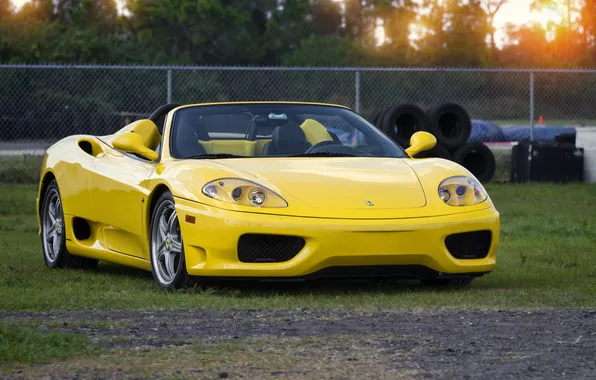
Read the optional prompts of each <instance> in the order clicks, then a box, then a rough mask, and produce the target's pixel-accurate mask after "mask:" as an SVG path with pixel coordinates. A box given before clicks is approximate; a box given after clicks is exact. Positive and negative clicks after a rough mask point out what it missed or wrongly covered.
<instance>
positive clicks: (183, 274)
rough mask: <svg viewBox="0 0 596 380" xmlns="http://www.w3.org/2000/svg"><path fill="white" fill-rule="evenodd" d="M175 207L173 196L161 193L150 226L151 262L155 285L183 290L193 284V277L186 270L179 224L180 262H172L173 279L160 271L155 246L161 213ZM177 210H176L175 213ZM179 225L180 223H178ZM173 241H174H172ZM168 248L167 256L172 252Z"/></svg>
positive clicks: (152, 213)
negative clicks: (155, 235)
mask: <svg viewBox="0 0 596 380" xmlns="http://www.w3.org/2000/svg"><path fill="white" fill-rule="evenodd" d="M173 206H174V198H173V197H172V194H171V193H170V192H169V191H164V192H163V193H161V195H160V196H159V197H158V198H157V201H156V202H155V206H154V207H153V210H152V211H151V224H150V231H149V238H150V247H149V249H150V261H151V272H152V273H153V280H154V281H155V283H156V284H157V285H158V286H159V287H161V288H165V289H181V288H186V287H187V286H189V285H190V284H191V277H190V276H189V275H188V272H187V270H186V258H185V254H184V243H183V240H182V233H181V231H180V229H179V224H178V239H179V242H180V246H181V247H180V255H179V257H178V261H177V262H176V260H175V259H174V260H172V262H173V264H172V267H174V266H175V267H176V268H175V270H176V273H175V274H174V275H173V276H171V278H166V276H164V275H163V270H162V271H160V264H158V263H157V261H158V258H157V257H156V256H157V254H158V252H156V245H157V244H154V232H156V231H155V229H156V228H157V229H159V225H158V223H159V221H158V219H157V218H158V217H161V215H162V214H161V213H162V212H163V211H164V208H165V207H173ZM175 212H176V211H175V208H174V213H175ZM176 219H177V214H176ZM177 223H178V222H177ZM172 241H173V240H172ZM167 246H168V248H167V250H168V252H166V253H165V254H166V255H167V254H169V250H170V246H169V245H167ZM172 250H173V245H172ZM164 260H165V255H164Z"/></svg>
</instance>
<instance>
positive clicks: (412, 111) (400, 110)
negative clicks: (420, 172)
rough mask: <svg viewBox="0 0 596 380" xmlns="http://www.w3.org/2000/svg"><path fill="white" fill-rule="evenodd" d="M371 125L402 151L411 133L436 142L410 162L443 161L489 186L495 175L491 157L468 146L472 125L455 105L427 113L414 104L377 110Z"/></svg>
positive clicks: (478, 147) (483, 148)
mask: <svg viewBox="0 0 596 380" xmlns="http://www.w3.org/2000/svg"><path fill="white" fill-rule="evenodd" d="M371 122H372V123H373V124H374V125H375V126H376V127H377V128H378V129H380V130H381V131H383V132H384V133H385V134H386V135H388V136H389V137H391V138H392V139H393V140H394V141H395V142H397V143H398V144H399V145H401V146H402V147H408V146H409V145H410V137H412V135H413V134H414V133H415V132H418V131H426V132H430V133H432V134H433V135H434V136H435V137H436V139H437V145H436V146H435V147H434V148H433V149H431V150H428V151H425V152H420V153H418V154H417V155H415V156H414V158H431V157H437V158H444V159H447V160H452V161H455V162H457V163H458V164H460V165H462V166H464V167H465V168H466V169H468V170H469V171H470V172H471V173H472V174H474V176H475V177H476V178H478V180H479V181H481V182H489V181H490V180H491V179H492V177H493V175H494V173H495V167H496V164H495V157H494V155H493V153H492V151H491V150H490V149H489V148H488V147H487V146H486V145H484V144H482V143H474V142H471V143H470V142H468V139H469V138H470V134H471V131H472V121H471V118H470V115H469V114H468V112H467V111H466V110H465V109H464V108H463V107H461V106H460V105H458V104H455V103H444V104H440V105H437V106H433V107H431V108H430V109H429V110H428V111H426V112H425V111H423V110H422V108H420V107H418V106H417V105H414V104H400V105H397V106H394V107H389V108H387V109H383V110H378V111H377V112H376V113H375V114H374V115H373V117H372V120H371Z"/></svg>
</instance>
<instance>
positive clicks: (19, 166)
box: [0, 155, 43, 184]
mask: <svg viewBox="0 0 596 380" xmlns="http://www.w3.org/2000/svg"><path fill="white" fill-rule="evenodd" d="M42 160H43V156H27V155H24V156H19V157H0V183H5V184H6V183H11V184H18V183H21V184H22V183H37V182H39V175H40V171H41V163H42Z"/></svg>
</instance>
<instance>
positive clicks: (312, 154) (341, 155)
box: [288, 152, 360, 157]
mask: <svg viewBox="0 0 596 380" xmlns="http://www.w3.org/2000/svg"><path fill="white" fill-rule="evenodd" d="M288 157H360V156H358V155H355V154H348V153H331V152H317V153H302V154H295V155H293V156H288Z"/></svg>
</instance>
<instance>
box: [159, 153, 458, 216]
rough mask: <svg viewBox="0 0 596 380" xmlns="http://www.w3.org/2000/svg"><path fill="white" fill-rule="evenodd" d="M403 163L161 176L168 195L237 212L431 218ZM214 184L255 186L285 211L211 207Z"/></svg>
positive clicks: (300, 164)
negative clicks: (208, 188) (229, 181)
mask: <svg viewBox="0 0 596 380" xmlns="http://www.w3.org/2000/svg"><path fill="white" fill-rule="evenodd" d="M409 161H411V160H408V159H398V158H354V157H345V158H344V157H337V158H336V157H334V158H318V157H295V158H279V157H278V158H250V159H220V160H186V161H177V162H174V163H171V164H170V165H169V166H168V168H167V170H165V172H164V173H163V175H165V176H167V177H169V178H170V182H171V183H172V187H173V188H174V193H175V194H174V195H178V196H180V197H183V198H185V199H190V200H193V201H197V202H200V203H206V204H210V205H213V206H217V207H220V208H227V209H233V210H238V211H246V212H259V213H271V214H282V215H295V216H311V217H325V218H365V219H367V218H396V217H403V216H426V215H434V214H436V213H437V211H438V210H434V211H433V212H434V214H433V212H430V213H429V212H425V211H423V210H424V209H426V208H427V206H428V205H429V200H430V199H427V194H425V188H426V186H425V185H424V182H425V181H424V179H422V180H421V178H420V175H419V173H418V172H417V170H416V169H415V168H413V166H412V165H411V163H410V162H409ZM441 161H445V160H441ZM448 166H449V165H448ZM421 172H422V173H423V174H426V175H428V173H430V171H429V170H421ZM439 172H440V165H439ZM454 174H459V175H461V174H462V173H461V171H459V172H457V173H454ZM445 175H446V174H439V176H438V177H437V176H434V177H437V178H439V177H441V176H443V178H445V177H444V176H445ZM431 177H433V175H431ZM220 178H243V179H246V180H249V181H253V182H256V183H258V184H260V185H262V186H264V187H267V188H269V189H270V190H272V191H274V192H276V193H277V194H279V195H280V196H281V197H283V198H284V199H285V200H286V201H287V202H288V207H286V208H279V209H274V208H262V209H257V208H253V207H246V206H239V205H235V204H230V203H225V202H220V201H216V200H213V199H211V198H208V197H206V196H205V195H203V194H202V193H201V188H202V186H203V185H204V184H205V183H207V182H210V181H213V180H216V179H220ZM426 182H429V183H430V184H431V186H432V187H434V188H435V189H436V186H438V183H439V181H438V180H433V179H431V180H430V181H429V180H428V178H427V180H426ZM435 182H436V183H435ZM435 193H436V192H433V194H435ZM435 198H437V199H438V197H435ZM431 203H432V204H435V205H438V206H439V207H440V206H443V207H447V208H446V209H445V210H443V213H453V211H454V210H453V207H451V206H446V205H444V204H442V202H440V201H439V203H437V202H436V200H434V198H433V199H432V201H431ZM440 213H441V212H439V214H440Z"/></svg>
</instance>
